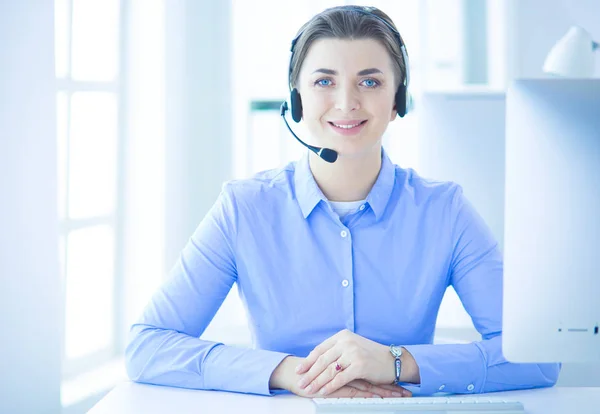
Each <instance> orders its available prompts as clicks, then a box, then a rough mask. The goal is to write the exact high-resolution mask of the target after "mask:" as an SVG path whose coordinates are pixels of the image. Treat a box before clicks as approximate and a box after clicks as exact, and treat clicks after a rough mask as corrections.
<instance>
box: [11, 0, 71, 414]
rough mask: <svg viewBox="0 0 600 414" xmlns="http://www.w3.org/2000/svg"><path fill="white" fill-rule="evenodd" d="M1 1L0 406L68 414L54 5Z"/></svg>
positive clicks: (13, 411) (24, 411)
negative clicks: (64, 402)
mask: <svg viewBox="0 0 600 414" xmlns="http://www.w3.org/2000/svg"><path fill="white" fill-rule="evenodd" d="M32 3H34V2H29V1H0V229H1V231H0V330H1V332H2V338H1V340H0V376H1V377H0V412H2V413H59V412H60V409H61V407H60V375H61V372H60V354H61V351H60V347H61V340H62V337H63V326H62V320H63V318H62V313H63V310H62V306H63V305H62V303H63V301H62V300H61V299H60V298H61V288H60V286H61V283H60V280H59V264H58V246H57V243H58V214H57V191H56V186H57V177H56V175H57V174H56V132H55V131H56V126H55V82H54V44H53V41H54V27H53V25H54V5H53V2H52V1H45V2H40V1H36V2H35V5H33V4H32Z"/></svg>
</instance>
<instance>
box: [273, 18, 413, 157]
mask: <svg viewBox="0 0 600 414" xmlns="http://www.w3.org/2000/svg"><path fill="white" fill-rule="evenodd" d="M340 8H341V9H343V10H347V11H350V12H357V13H361V14H364V15H367V16H372V17H374V18H375V19H377V20H379V21H380V22H382V23H383V24H385V25H386V26H387V28H388V29H390V31H391V32H392V33H393V34H394V37H395V38H396V40H397V41H398V45H399V46H400V52H401V53H402V60H403V63H404V79H402V81H401V82H400V85H399V86H398V90H397V91H396V95H395V97H394V99H395V103H396V112H397V113H398V115H399V116H400V117H401V118H403V117H404V115H406V114H407V113H408V109H409V108H408V105H409V102H410V94H409V92H408V85H409V80H410V75H409V68H408V54H407V53H406V46H405V45H404V41H403V40H402V36H400V33H399V32H398V30H396V29H395V28H394V27H393V26H392V25H391V24H390V23H388V22H387V21H386V20H385V19H383V18H382V17H379V16H378V15H376V14H374V13H373V12H372V10H373V8H371V7H360V6H341V7H340ZM303 33H304V32H303V31H302V32H300V33H298V35H297V36H296V37H295V38H294V40H292V47H291V48H290V52H292V53H291V56H290V63H289V67H288V85H289V88H290V112H291V114H292V119H293V120H294V121H295V122H296V123H298V122H300V120H301V119H302V99H301V98H300V93H299V92H298V89H296V88H293V89H292V69H293V68H292V60H293V58H294V49H295V47H296V43H297V42H298V39H300V37H301V36H302V34H303ZM286 111H288V105H287V102H286V101H284V102H283V103H282V104H281V116H282V118H283V121H284V122H285V125H286V126H287V128H288V129H289V130H290V132H291V133H292V135H293V136H294V137H295V138H296V139H297V140H298V141H299V142H300V143H301V144H302V145H304V146H305V147H306V148H308V149H309V150H311V151H313V152H314V153H315V154H317V155H318V156H319V157H321V158H322V159H323V160H325V161H327V162H329V163H333V162H335V161H336V160H337V156H338V154H337V152H336V151H334V150H332V149H330V148H320V147H315V146H312V145H308V144H306V143H305V142H303V141H302V140H301V139H300V138H298V136H297V135H296V134H295V133H294V131H292V128H290V125H289V124H288V122H287V120H286V119H285V113H286Z"/></svg>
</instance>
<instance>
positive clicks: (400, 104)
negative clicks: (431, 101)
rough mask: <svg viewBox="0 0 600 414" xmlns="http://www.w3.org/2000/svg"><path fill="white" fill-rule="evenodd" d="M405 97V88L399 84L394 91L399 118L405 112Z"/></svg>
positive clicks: (406, 103)
mask: <svg viewBox="0 0 600 414" xmlns="http://www.w3.org/2000/svg"><path fill="white" fill-rule="evenodd" d="M407 105H408V102H407V97H406V86H405V85H404V84H401V85H400V86H399V87H398V90H397V91H396V112H397V113H398V116H400V118H403V117H404V115H406V112H407Z"/></svg>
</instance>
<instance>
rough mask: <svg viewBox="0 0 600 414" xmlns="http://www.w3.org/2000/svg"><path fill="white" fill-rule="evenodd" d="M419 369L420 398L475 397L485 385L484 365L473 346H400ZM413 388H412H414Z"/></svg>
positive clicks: (481, 355)
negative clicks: (443, 395)
mask: <svg viewBox="0 0 600 414" xmlns="http://www.w3.org/2000/svg"><path fill="white" fill-rule="evenodd" d="M403 347H404V348H406V349H407V350H408V352H410V353H411V355H412V356H413V358H414V359H415V361H416V362H417V365H418V367H419V374H420V377H421V384H419V387H418V388H417V387H415V391H417V392H418V394H422V395H431V394H435V393H438V392H443V393H451V394H475V393H479V392H481V390H482V389H483V386H484V384H485V379H486V373H487V369H486V367H487V363H486V361H485V357H484V355H483V354H482V352H481V350H480V349H479V347H478V346H477V345H475V344H436V345H432V344H425V345H403ZM413 387H414V384H413Z"/></svg>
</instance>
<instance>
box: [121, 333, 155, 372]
mask: <svg viewBox="0 0 600 414" xmlns="http://www.w3.org/2000/svg"><path fill="white" fill-rule="evenodd" d="M151 330H152V329H151V328H149V327H142V326H140V325H133V326H132V327H131V330H130V336H129V342H128V344H127V347H126V348H125V371H126V372H127V376H128V377H129V379H130V380H131V381H135V382H144V368H145V367H146V366H147V364H148V361H149V360H150V358H151V354H152V353H153V352H152V351H151V350H150V348H151V346H150V342H151V341H150V340H149V338H148V335H149V334H150V333H151Z"/></svg>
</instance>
